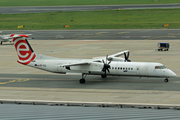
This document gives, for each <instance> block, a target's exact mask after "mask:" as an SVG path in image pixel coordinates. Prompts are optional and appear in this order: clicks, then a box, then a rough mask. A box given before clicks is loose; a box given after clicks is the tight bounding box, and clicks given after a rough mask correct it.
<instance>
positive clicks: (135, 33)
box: [1, 29, 180, 40]
mask: <svg viewBox="0 0 180 120" xmlns="http://www.w3.org/2000/svg"><path fill="white" fill-rule="evenodd" d="M12 33H16V34H32V37H34V38H35V39H36V40H179V39H180V29H99V30H97V29H95V30H94V29H87V30H2V33H1V34H12Z"/></svg>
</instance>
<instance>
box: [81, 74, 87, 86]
mask: <svg viewBox="0 0 180 120" xmlns="http://www.w3.org/2000/svg"><path fill="white" fill-rule="evenodd" d="M86 76H87V74H84V73H83V74H82V78H81V79H80V80H79V83H81V84H84V83H85V82H86V80H85V78H86Z"/></svg>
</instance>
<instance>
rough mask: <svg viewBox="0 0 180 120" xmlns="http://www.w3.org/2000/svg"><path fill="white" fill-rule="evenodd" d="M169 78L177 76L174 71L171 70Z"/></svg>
mask: <svg viewBox="0 0 180 120" xmlns="http://www.w3.org/2000/svg"><path fill="white" fill-rule="evenodd" d="M169 76H170V77H176V76H177V75H176V73H174V72H173V71H171V70H169Z"/></svg>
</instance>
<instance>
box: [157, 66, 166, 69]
mask: <svg viewBox="0 0 180 120" xmlns="http://www.w3.org/2000/svg"><path fill="white" fill-rule="evenodd" d="M155 69H166V67H165V66H155Z"/></svg>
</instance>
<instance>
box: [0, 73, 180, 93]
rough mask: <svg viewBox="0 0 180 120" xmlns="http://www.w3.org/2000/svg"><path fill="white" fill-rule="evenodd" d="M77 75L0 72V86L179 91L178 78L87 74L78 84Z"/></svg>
mask: <svg viewBox="0 0 180 120" xmlns="http://www.w3.org/2000/svg"><path fill="white" fill-rule="evenodd" d="M80 78H81V74H79V75H56V74H54V75H42V74H0V86H1V87H19V88H20V87H26V88H28V87H32V88H45V89H48V88H58V89H59V88H69V89H106V90H108V89H109V90H150V91H152V90H156V91H157V90H160V91H180V87H179V86H180V78H179V77H177V78H169V82H168V83H165V82H164V78H139V77H112V76H108V77H107V78H105V79H103V78H101V76H92V75H89V76H87V78H86V83H85V84H80V83H79V79H80Z"/></svg>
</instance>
